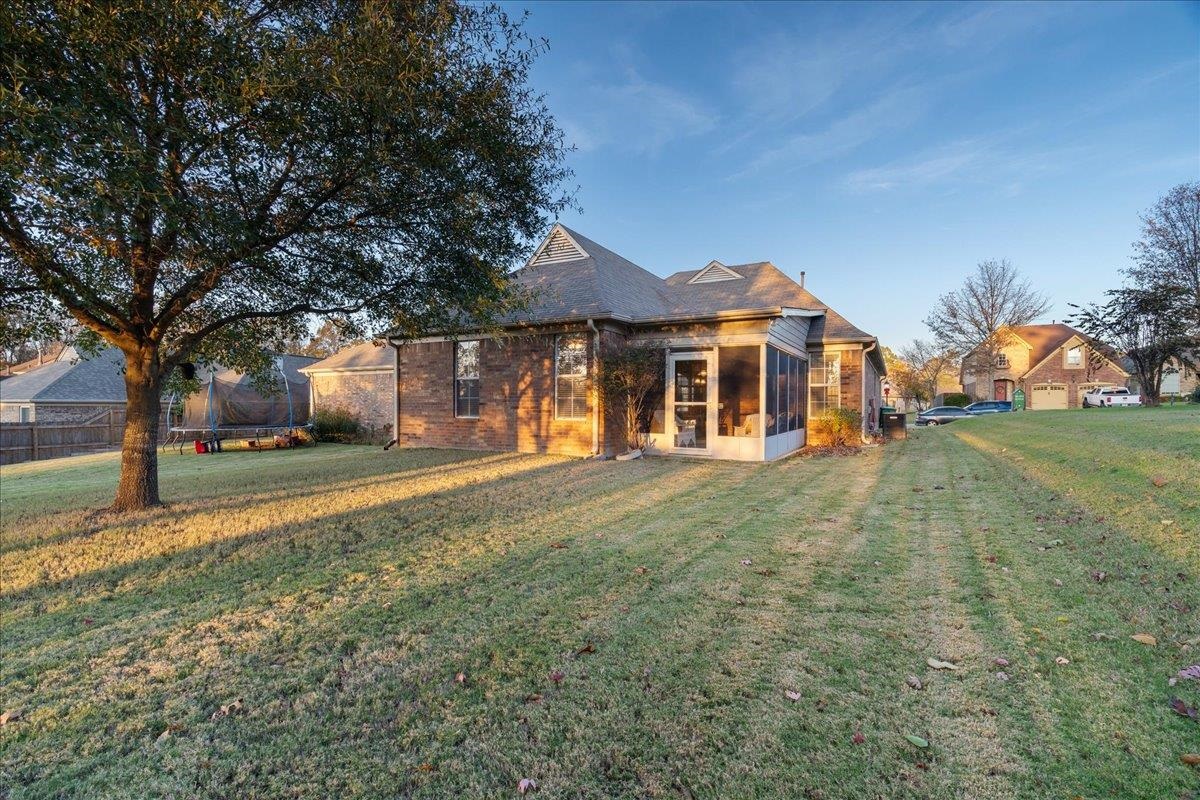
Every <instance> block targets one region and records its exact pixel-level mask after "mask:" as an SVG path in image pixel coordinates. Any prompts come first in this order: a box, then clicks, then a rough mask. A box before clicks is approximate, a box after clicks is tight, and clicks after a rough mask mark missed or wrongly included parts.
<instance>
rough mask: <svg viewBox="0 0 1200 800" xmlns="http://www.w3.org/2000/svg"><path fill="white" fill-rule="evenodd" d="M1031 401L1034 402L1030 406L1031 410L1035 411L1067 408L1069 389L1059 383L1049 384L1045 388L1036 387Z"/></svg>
mask: <svg viewBox="0 0 1200 800" xmlns="http://www.w3.org/2000/svg"><path fill="white" fill-rule="evenodd" d="M1030 399H1031V400H1032V401H1033V402H1031V403H1030V404H1029V408H1030V409H1032V410H1034V411H1046V410H1048V409H1055V408H1066V407H1067V387H1066V386H1063V385H1061V384H1057V383H1048V384H1045V385H1044V386H1034V387H1033V396H1032V397H1031V398H1030Z"/></svg>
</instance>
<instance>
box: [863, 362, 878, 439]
mask: <svg viewBox="0 0 1200 800" xmlns="http://www.w3.org/2000/svg"><path fill="white" fill-rule="evenodd" d="M877 347H879V340H878V339H876V340H875V341H873V342H871V346H870V347H864V348H863V351H862V394H861V395H860V396H861V397H862V399H863V400H866V399H867V354H868V353H870V352H871V351H873V350H875V349H876V348H877ZM863 405H866V404H865V403H864V404H863ZM875 413H876V414H878V413H879V409H878V408H877V409H875ZM862 440H863V442H864V443H866V442H867V410H866V409H865V408H864V409H863V424H862Z"/></svg>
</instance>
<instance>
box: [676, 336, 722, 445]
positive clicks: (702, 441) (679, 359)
mask: <svg viewBox="0 0 1200 800" xmlns="http://www.w3.org/2000/svg"><path fill="white" fill-rule="evenodd" d="M712 374H713V370H712V356H711V355H709V354H708V353H673V354H672V355H671V356H670V357H669V358H668V359H667V434H668V435H669V436H670V437H671V439H670V441H671V446H672V448H673V449H675V450H679V451H682V452H687V451H696V452H707V451H708V450H709V449H711V448H710V442H709V437H710V436H715V435H716V422H715V420H714V419H713V417H714V416H715V411H716V404H715V403H714V402H713V399H714V398H715V397H716V391H715V390H716V387H715V386H713V385H712V384H711V378H712Z"/></svg>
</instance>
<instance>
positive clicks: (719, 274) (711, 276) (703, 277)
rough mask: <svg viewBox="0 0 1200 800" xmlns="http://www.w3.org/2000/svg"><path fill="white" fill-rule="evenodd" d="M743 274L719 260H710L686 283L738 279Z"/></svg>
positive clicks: (741, 277) (742, 276) (743, 276)
mask: <svg viewBox="0 0 1200 800" xmlns="http://www.w3.org/2000/svg"><path fill="white" fill-rule="evenodd" d="M745 277H746V276H745V275H739V274H737V273H736V272H734V271H733V270H731V269H730V268H729V267H727V266H725V265H724V264H722V263H721V262H720V261H710V262H709V264H708V266H707V267H705V268H704V269H702V270H700V271H699V272H697V273H696V274H695V275H693V276H692V279H691V280H690V281H688V283H716V282H718V281H738V280H742V279H743V278H745Z"/></svg>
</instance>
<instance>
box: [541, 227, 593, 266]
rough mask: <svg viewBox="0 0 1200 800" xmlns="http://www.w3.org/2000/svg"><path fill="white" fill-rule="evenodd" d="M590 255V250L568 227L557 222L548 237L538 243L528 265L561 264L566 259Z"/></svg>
mask: <svg viewBox="0 0 1200 800" xmlns="http://www.w3.org/2000/svg"><path fill="white" fill-rule="evenodd" d="M588 257H589V256H588V252H587V251H586V250H584V249H583V248H582V247H581V246H580V245H579V242H577V241H575V237H573V236H571V234H569V233H567V229H566V228H564V227H563V226H562V225H561V224H560V223H557V222H556V223H554V227H553V228H551V229H550V233H548V234H546V238H545V239H544V240H543V241H542V243H541V244H540V245H538V249H537V250H535V251H534V253H533V256H532V257H530V259H529V264H528V265H529V266H535V265H537V264H561V263H563V262H566V261H580V260H582V259H585V258H588Z"/></svg>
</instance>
